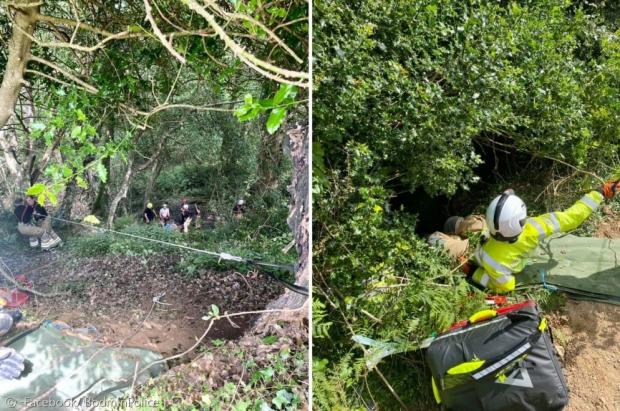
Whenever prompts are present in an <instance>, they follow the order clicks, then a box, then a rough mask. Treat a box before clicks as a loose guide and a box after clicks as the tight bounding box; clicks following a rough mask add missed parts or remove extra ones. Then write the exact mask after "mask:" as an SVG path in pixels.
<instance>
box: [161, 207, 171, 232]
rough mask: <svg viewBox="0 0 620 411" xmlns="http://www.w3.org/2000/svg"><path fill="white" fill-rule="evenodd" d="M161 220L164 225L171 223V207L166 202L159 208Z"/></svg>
mask: <svg viewBox="0 0 620 411" xmlns="http://www.w3.org/2000/svg"><path fill="white" fill-rule="evenodd" d="M159 222H160V224H161V225H162V227H166V225H168V224H169V223H170V209H169V208H168V204H166V203H164V205H163V206H162V207H161V208H160V209H159Z"/></svg>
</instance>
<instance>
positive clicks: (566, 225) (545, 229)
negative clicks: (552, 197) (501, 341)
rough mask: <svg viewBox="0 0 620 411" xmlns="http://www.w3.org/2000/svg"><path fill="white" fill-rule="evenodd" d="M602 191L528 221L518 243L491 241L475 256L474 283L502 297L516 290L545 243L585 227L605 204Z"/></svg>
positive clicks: (590, 193)
mask: <svg viewBox="0 0 620 411" xmlns="http://www.w3.org/2000/svg"><path fill="white" fill-rule="evenodd" d="M603 200H604V197H603V195H602V194H601V193H599V192H598V191H591V192H589V193H588V194H586V195H584V196H583V197H581V199H579V200H578V201H577V202H576V203H575V204H574V205H572V206H571V207H570V208H568V209H566V210H565V211H556V212H553V213H548V214H543V215H541V216H538V217H533V218H528V219H527V220H526V223H525V225H524V226H523V232H521V234H520V235H519V238H518V239H517V241H515V242H514V243H508V242H505V241H497V240H495V239H493V238H491V239H489V240H488V241H487V242H486V243H484V244H483V245H482V246H481V247H478V249H477V250H476V252H475V254H474V260H475V261H476V263H477V264H478V269H477V270H476V271H475V272H474V275H473V279H474V281H476V282H477V283H478V284H480V285H482V286H484V287H487V288H490V289H491V290H493V291H495V292H498V293H506V292H508V291H512V290H514V288H515V277H514V275H513V274H515V273H519V272H521V271H522V270H523V268H524V267H525V264H526V261H527V256H528V254H529V253H530V252H531V251H532V250H534V249H535V248H536V247H537V246H538V244H539V243H540V241H541V240H543V239H544V238H546V237H549V236H550V235H552V234H556V233H560V232H568V231H572V230H574V229H575V228H577V227H578V226H579V225H580V224H581V223H583V222H584V221H585V220H586V219H587V218H588V217H589V216H590V214H592V212H593V211H594V210H596V209H597V207H598V206H599V205H600V204H601V203H602V202H603Z"/></svg>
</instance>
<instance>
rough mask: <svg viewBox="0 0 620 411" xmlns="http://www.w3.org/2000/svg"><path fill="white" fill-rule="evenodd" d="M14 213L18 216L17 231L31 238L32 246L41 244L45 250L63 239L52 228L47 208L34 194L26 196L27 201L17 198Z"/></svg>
mask: <svg viewBox="0 0 620 411" xmlns="http://www.w3.org/2000/svg"><path fill="white" fill-rule="evenodd" d="M14 205H15V208H14V210H13V213H14V214H15V217H17V231H19V232H20V234H22V235H25V236H27V237H29V238H30V246H31V247H33V248H35V247H37V246H39V239H40V240H41V248H42V249H44V250H47V249H50V248H52V247H55V246H57V245H58V244H60V242H61V241H62V240H61V239H60V237H58V235H57V234H56V233H55V232H54V230H52V222H51V220H50V218H49V217H48V214H47V210H46V209H45V207H43V206H42V205H40V204H37V202H36V200H35V198H34V197H32V196H28V197H26V201H25V202H24V200H23V199H21V198H18V199H16V200H15V203H14Z"/></svg>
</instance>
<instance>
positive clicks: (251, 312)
mask: <svg viewBox="0 0 620 411" xmlns="http://www.w3.org/2000/svg"><path fill="white" fill-rule="evenodd" d="M303 309H304V307H303V306H302V307H299V308H295V309H274V310H257V311H243V312H239V313H233V314H224V315H221V316H218V317H215V318H212V319H211V320H210V321H209V325H208V326H207V328H206V329H205V331H204V333H202V335H201V336H200V338H199V339H198V340H197V341H196V343H195V344H194V345H192V346H191V347H189V348H188V349H187V350H185V351H183V352H182V353H179V354H175V355H171V356H169V357H166V358H162V359H161V360H157V361H153V362H152V363H150V364H149V365H147V366H146V367H144V368H142V369H141V370H140V371H139V372H138V374H142V373H143V372H145V371H147V370H148V369H149V368H151V367H152V366H154V365H157V364H161V363H164V362H167V361H170V360H175V359H177V358H181V357H183V356H185V355H187V354H188V353H190V352H192V351H193V350H194V349H196V347H198V345H200V343H201V342H202V340H204V339H205V337H206V336H207V334H209V331H211V327H213V323H214V322H215V321H216V320H219V319H222V318H228V317H239V316H243V315H250V314H267V313H281V312H289V313H290V312H297V311H300V310H303Z"/></svg>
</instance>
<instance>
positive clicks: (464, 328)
mask: <svg viewBox="0 0 620 411" xmlns="http://www.w3.org/2000/svg"><path fill="white" fill-rule="evenodd" d="M426 363H427V364H428V366H429V367H430V370H431V373H432V384H433V392H434V394H435V399H436V400H437V402H438V403H441V404H442V405H443V406H444V407H446V408H447V409H449V410H454V411H457V410H467V411H474V410H484V411H520V410H528V411H556V410H558V411H559V410H562V409H563V408H564V407H565V406H566V403H567V402H568V389H567V387H566V381H565V379H564V375H563V374H562V368H561V366H560V363H559V362H558V359H557V354H556V352H555V348H554V347H553V344H552V341H551V337H550V334H549V329H548V327H547V321H546V320H545V319H544V318H542V317H541V315H540V313H539V311H538V308H537V307H536V303H535V302H534V301H525V302H522V303H519V304H515V305H512V306H508V307H503V308H500V309H498V310H485V311H481V312H479V313H476V314H474V315H473V316H472V317H470V319H469V320H467V321H461V322H460V323H457V324H455V325H453V326H452V328H450V329H449V330H448V331H447V332H445V333H444V334H441V335H439V336H438V337H437V338H435V339H434V340H433V341H432V342H431V343H430V345H429V346H428V349H427V350H426Z"/></svg>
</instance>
